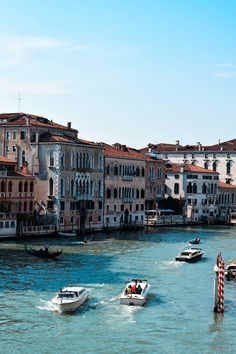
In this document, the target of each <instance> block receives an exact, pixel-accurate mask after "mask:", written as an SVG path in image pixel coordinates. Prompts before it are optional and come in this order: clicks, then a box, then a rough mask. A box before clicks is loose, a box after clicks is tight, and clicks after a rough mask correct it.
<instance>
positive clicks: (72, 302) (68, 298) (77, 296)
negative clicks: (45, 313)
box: [51, 286, 89, 312]
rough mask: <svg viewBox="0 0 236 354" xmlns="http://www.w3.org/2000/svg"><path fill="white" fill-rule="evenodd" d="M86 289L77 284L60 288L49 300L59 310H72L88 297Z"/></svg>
mask: <svg viewBox="0 0 236 354" xmlns="http://www.w3.org/2000/svg"><path fill="white" fill-rule="evenodd" d="M88 294H89V292H88V290H87V289H85V288H81V287H78V286H68V287H66V288H63V289H60V291H59V292H58V293H57V294H56V296H55V297H54V298H52V300H51V302H52V303H53V305H54V306H55V307H56V308H57V310H58V311H59V312H73V311H75V310H76V309H77V308H78V307H79V306H81V305H82V304H83V303H84V302H85V301H86V300H87V299H88Z"/></svg>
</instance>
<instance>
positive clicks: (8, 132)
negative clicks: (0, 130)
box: [6, 131, 11, 141]
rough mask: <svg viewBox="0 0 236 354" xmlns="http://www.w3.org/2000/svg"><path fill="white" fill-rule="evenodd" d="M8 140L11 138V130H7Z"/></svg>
mask: <svg viewBox="0 0 236 354" xmlns="http://www.w3.org/2000/svg"><path fill="white" fill-rule="evenodd" d="M6 140H8V141H9V140H11V132H10V131H7V132H6Z"/></svg>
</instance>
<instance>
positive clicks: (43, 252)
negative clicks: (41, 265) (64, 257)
mask: <svg viewBox="0 0 236 354" xmlns="http://www.w3.org/2000/svg"><path fill="white" fill-rule="evenodd" d="M25 251H26V252H27V253H29V254H31V255H33V256H35V257H40V258H56V257H58V256H60V255H61V254H62V250H60V251H59V250H56V251H50V250H49V248H48V247H47V246H45V247H44V248H40V249H33V248H32V247H31V246H25Z"/></svg>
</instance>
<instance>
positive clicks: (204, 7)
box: [0, 0, 236, 148]
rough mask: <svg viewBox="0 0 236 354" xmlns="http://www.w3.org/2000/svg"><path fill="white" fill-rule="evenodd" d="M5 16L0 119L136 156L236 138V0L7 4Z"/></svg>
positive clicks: (0, 33) (0, 35)
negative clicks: (70, 132)
mask: <svg viewBox="0 0 236 354" xmlns="http://www.w3.org/2000/svg"><path fill="white" fill-rule="evenodd" d="M0 11H1V21H0V45H1V50H0V112H1V113H4V112H18V111H19V110H20V111H21V112H25V113H31V114H36V115H41V116H44V117H47V118H49V119H52V120H53V121H55V122H57V123H60V124H64V125H66V124H67V122H72V127H73V128H75V129H77V130H78V131H79V137H80V138H82V139H87V140H91V141H103V142H107V143H110V144H112V143H115V142H119V143H121V144H126V145H128V146H132V147H135V148H142V147H144V146H146V145H147V144H148V143H160V142H166V143H167V142H168V143H175V141H176V140H180V144H195V143H196V142H197V141H200V142H201V143H202V144H203V145H207V144H215V143H217V142H218V141H219V139H220V140H221V141H225V140H229V139H234V138H236V119H235V116H236V97H235V95H236V45H235V40H236V22H235V13H236V1H235V0H207V1H205V0H198V1H194V0H165V1H163V0H83V1H81V0H57V1H49V0H41V1H35V0H31V1H30V0H8V1H1V4H0ZM19 92H20V97H21V99H20V101H19V99H18V97H19Z"/></svg>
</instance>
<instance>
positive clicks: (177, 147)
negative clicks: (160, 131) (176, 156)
mask: <svg viewBox="0 0 236 354" xmlns="http://www.w3.org/2000/svg"><path fill="white" fill-rule="evenodd" d="M175 144H176V151H178V149H179V140H176V142H175Z"/></svg>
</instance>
